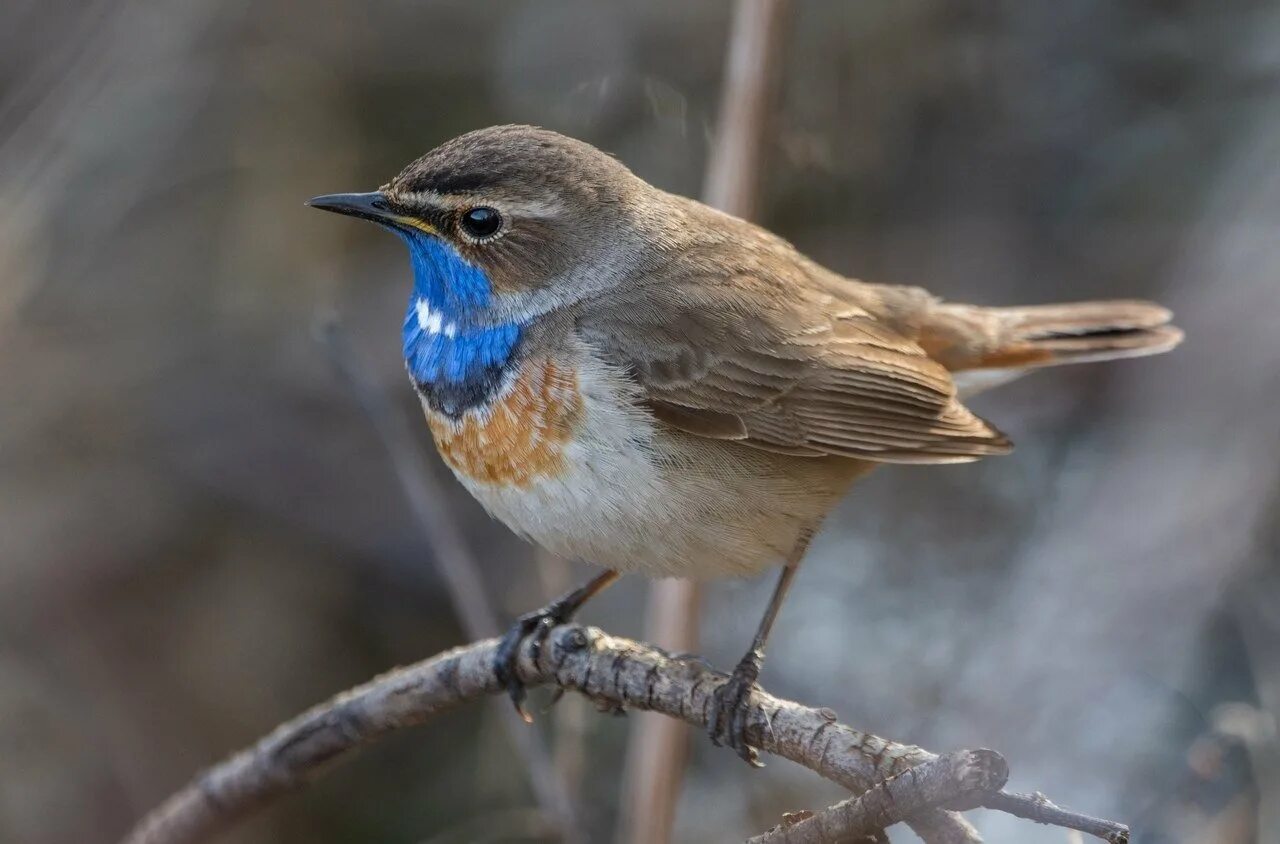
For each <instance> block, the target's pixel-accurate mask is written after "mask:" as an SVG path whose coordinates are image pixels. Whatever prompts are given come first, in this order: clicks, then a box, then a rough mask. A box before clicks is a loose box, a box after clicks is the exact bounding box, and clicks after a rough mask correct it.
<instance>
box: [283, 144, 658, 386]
mask: <svg viewBox="0 0 1280 844" xmlns="http://www.w3.org/2000/svg"><path fill="white" fill-rule="evenodd" d="M647 192H655V191H653V189H652V188H650V187H649V186H648V185H646V184H645V183H644V182H643V181H641V180H640V179H639V178H637V177H636V176H634V175H632V174H631V172H630V171H629V170H628V169H627V168H626V167H624V166H623V165H622V164H620V163H619V162H618V161H617V160H615V159H614V158H612V157H610V156H608V155H606V154H605V153H603V152H601V151H599V150H597V149H596V148H595V147H593V146H591V145H589V144H585V143H583V142H581V141H576V140H574V139H572V138H567V137H565V136H563V135H559V134H557V133H555V132H551V131H547V130H545V129H537V128H533V127H529V126H497V127H493V128H489V129H482V130H479V131H476V132H471V133H468V134H466V135H462V136H460V137H458V138H455V139H453V140H451V141H449V142H447V143H445V144H443V145H441V146H439V147H437V148H436V149H434V150H432V151H431V152H429V153H427V154H426V155H424V156H422V157H421V158H419V159H418V160H417V161H414V162H413V163H412V164H410V165H409V166H408V167H406V168H405V169H404V170H403V171H401V173H400V174H399V175H398V176H396V177H395V178H394V179H392V180H391V181H390V182H388V183H387V184H385V185H383V186H382V187H381V188H379V189H378V190H376V191H372V192H369V193H344V194H330V195H327V196H318V197H315V198H314V199H311V200H310V201H308V203H307V204H308V205H310V206H312V207H314V208H320V209H323V210H325V211H333V212H335V213H338V214H345V215H348V216H351V217H358V218H360V219H363V220H370V221H372V222H374V223H378V224H379V225H381V226H384V227H385V228H387V229H390V230H391V231H393V232H395V233H396V234H398V235H399V236H400V237H401V238H402V239H403V240H404V241H405V243H406V244H407V245H408V247H409V253H410V259H411V263H412V266H413V275H414V287H413V293H412V295H411V296H410V299H409V307H408V309H407V311H406V313H405V320H404V333H403V340H404V356H405V361H406V364H407V366H408V369H409V372H410V375H411V376H412V378H413V380H414V382H415V383H416V384H417V385H418V387H419V390H420V392H422V393H423V395H424V396H427V397H428V398H434V400H435V401H436V402H437V403H438V404H439V405H440V406H441V407H444V408H446V409H449V410H450V411H460V410H461V409H463V408H465V407H469V406H473V405H474V404H475V403H477V402H479V401H481V400H482V399H483V398H484V397H485V396H486V395H489V394H491V393H492V392H493V389H494V388H495V385H497V384H500V383H501V382H502V378H503V375H504V372H505V371H506V367H507V366H508V365H509V364H510V363H511V361H513V360H515V359H516V358H517V356H518V354H519V351H520V348H521V345H522V343H523V342H524V341H525V340H526V337H527V334H528V327H529V324H530V323H531V322H533V321H534V320H536V319H538V317H540V316H542V315H544V314H548V313H551V312H553V311H556V310H557V309H559V308H565V307H569V306H572V305H573V304H575V303H577V302H581V301H583V300H586V299H589V298H591V297H592V296H594V295H597V294H600V293H604V292H607V291H608V290H610V289H611V288H612V287H614V286H617V285H619V284H621V283H623V282H624V281H625V280H626V279H628V278H632V277H635V276H636V275H637V274H638V272H639V271H640V264H641V263H642V259H643V256H644V255H646V254H651V253H652V250H651V249H646V238H645V237H644V236H643V235H642V234H641V232H642V227H641V225H639V223H641V222H642V221H643V220H644V219H645V218H646V215H648V216H652V210H651V208H652V203H651V202H646V201H645V199H644V197H645V194H646V193H647ZM655 193H656V192H655Z"/></svg>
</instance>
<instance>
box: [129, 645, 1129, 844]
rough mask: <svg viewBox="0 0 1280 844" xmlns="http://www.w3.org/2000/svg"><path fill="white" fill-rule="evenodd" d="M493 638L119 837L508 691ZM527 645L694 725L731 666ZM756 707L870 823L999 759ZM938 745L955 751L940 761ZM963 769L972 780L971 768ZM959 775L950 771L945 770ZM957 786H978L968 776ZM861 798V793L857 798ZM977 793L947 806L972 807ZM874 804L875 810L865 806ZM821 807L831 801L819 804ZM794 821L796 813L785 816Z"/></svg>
mask: <svg viewBox="0 0 1280 844" xmlns="http://www.w3.org/2000/svg"><path fill="white" fill-rule="evenodd" d="M496 648H497V640H496V639H486V640H484V641H480V642H475V643H473V644H470V645H465V646H463V647H460V648H456V649H454V650H451V651H447V652H445V653H442V654H439V655H437V656H434V657H432V658H430V659H427V660H424V661H423V662H420V663H417V664H415V665H412V666H409V667H407V668H400V669H396V670H395V671H392V672H389V673H388V674H385V675H383V676H381V677H378V678H376V679H374V680H372V681H370V682H369V683H367V684H365V685H363V686H360V687H358V688H355V689H352V690H350V691H348V692H344V693H343V694H340V695H338V696H337V697H335V698H334V699H332V700H331V701H329V702H327V703H324V704H321V705H320V706H317V707H315V708H314V709H312V710H310V711H308V712H306V713H304V714H302V715H300V716H298V717H297V718H295V719H294V720H292V721H289V722H287V723H285V724H283V725H281V726H280V727H278V728H276V729H275V730H274V731H273V732H272V733H271V734H270V735H268V736H266V737H265V738H263V739H262V740H261V741H259V742H258V743H257V744H256V745H254V746H253V747H251V748H249V749H247V750H243V751H241V752H240V753H238V754H236V755H235V756H232V757H231V758H230V759H228V760H226V761H225V762H223V763H221V764H219V765H216V766H214V767H213V768H211V769H209V770H208V771H206V772H205V773H204V774H202V775H200V776H199V777H197V778H196V779H195V780H194V781H193V782H192V783H191V784H189V785H188V786H187V787H185V788H184V789H182V790H181V791H179V792H178V793H177V794H175V795H174V796H172V797H171V798H169V799H168V800H167V801H165V802H164V804H162V805H161V806H160V807H159V808H157V809H156V810H155V811H153V812H152V813H150V814H149V815H148V816H147V817H145V818H143V819H142V821H141V822H140V823H139V824H138V826H137V827H136V828H135V829H134V830H133V831H132V832H131V833H130V834H129V835H128V836H127V837H126V838H125V839H124V844H196V842H201V841H205V840H208V838H209V837H210V836H212V835H214V834H215V833H217V832H219V831H221V830H224V829H226V828H227V827H229V826H230V825H231V824H232V823H233V822H234V821H236V820H237V819H239V818H241V817H243V816H245V815H246V814H248V813H249V812H251V811H253V810H254V809H257V808H259V807H261V806H263V805H265V804H267V803H269V802H270V801H272V800H273V799H275V798H277V797H279V796H280V795H282V794H284V793H285V792H288V791H290V790H292V789H294V788H297V787H299V786H301V785H302V784H304V783H306V782H307V781H308V780H310V779H312V778H313V777H314V776H316V775H317V774H318V773H320V772H321V771H322V770H324V769H325V768H326V767H327V766H328V765H330V764H332V763H334V762H336V761H337V760H338V759H339V758H341V757H344V756H347V755H350V754H351V753H352V752H354V751H355V750H358V749H359V748H361V747H362V746H364V745H365V744H368V743H370V742H372V741H373V740H375V739H377V738H380V737H381V736H384V735H386V734H388V733H391V732H394V731H396V730H399V729H403V728H405V727H411V726H415V725H418V724H422V723H424V722H426V721H428V720H430V719H431V718H432V717H434V716H435V715H438V714H440V713H441V712H444V711H446V710H449V709H453V708H456V707H458V706H461V705H463V704H465V703H468V702H470V701H473V700H476V699H478V698H481V697H483V696H487V695H490V694H495V693H498V692H500V691H501V690H502V687H501V685H500V684H499V682H498V679H497V677H495V676H494V673H493V659H494V651H495V649H496ZM532 651H533V648H532V647H531V643H528V642H526V644H525V647H524V649H523V650H522V652H521V659H520V665H519V671H520V674H521V677H522V678H523V679H524V681H525V682H526V683H528V684H530V685H537V684H553V685H555V686H558V687H559V688H561V689H570V690H575V691H578V692H581V693H583V694H585V695H587V696H588V697H590V698H592V699H593V700H595V701H596V702H597V703H598V704H600V705H601V706H602V708H608V709H619V708H627V709H646V710H652V711H654V712H660V713H662V714H664V715H668V716H671V717H674V718H678V719H680V720H683V721H685V722H686V723H688V724H692V725H694V726H696V727H705V725H706V721H707V714H708V712H709V710H710V706H711V705H712V701H713V693H714V691H715V689H716V688H717V687H718V686H719V685H720V684H721V683H723V682H724V681H725V679H726V678H725V675H723V674H720V673H718V672H714V671H712V670H710V669H709V668H707V667H706V666H705V665H703V664H702V663H701V662H698V661H696V660H692V659H678V658H672V657H671V656H669V655H668V654H666V653H665V652H663V651H660V650H658V649H656V648H653V647H651V646H648V645H644V644H641V643H638V642H634V641H631V640H628V639H622V638H618V637H615V636H610V635H609V634H607V633H605V632H603V631H601V630H599V629H596V628H593V627H583V626H579V625H565V626H562V627H557V628H556V629H555V630H553V631H551V633H550V635H549V637H548V639H547V641H546V643H545V645H544V646H543V647H542V649H541V651H540V655H539V659H538V661H537V662H536V663H535V662H534V661H533V653H532ZM751 706H752V709H753V717H752V722H751V726H750V728H749V729H748V737H749V739H750V740H751V741H752V743H753V744H755V745H757V746H758V747H759V748H760V749H761V750H762V751H764V752H767V753H771V754H773V755H775V756H780V757H782V758H784V759H790V760H791V761H793V762H796V763H797V764H800V765H803V766H804V767H806V768H809V769H810V770H812V771H814V772H816V773H818V774H819V775H821V776H823V777H825V778H827V779H829V780H832V781H833V782H836V783H839V784H840V785H843V786H844V787H846V788H848V789H850V790H852V791H854V792H855V793H857V794H860V795H863V797H862V798H860V799H861V805H862V807H863V808H861V809H858V810H856V811H853V810H852V809H851V808H849V807H845V808H841V806H843V805H844V804H840V805H838V806H837V807H834V808H833V809H832V810H828V812H836V815H835V816H836V817H844V818H845V819H846V820H850V819H852V821H856V822H858V823H862V822H864V821H863V820H859V819H860V818H865V817H874V818H875V821H876V822H881V821H883V822H885V823H888V822H891V821H896V820H897V819H898V817H897V815H898V814H901V815H903V816H906V815H908V814H910V813H909V812H906V811H903V812H895V810H894V809H893V807H892V806H890V807H889V808H887V809H885V808H883V806H884V803H883V801H884V800H886V799H889V800H892V801H895V802H900V803H903V804H906V805H907V806H908V808H914V807H916V806H919V807H928V808H926V809H925V810H924V814H928V813H930V812H932V813H934V814H937V813H938V808H939V806H940V805H943V804H944V803H947V802H948V801H952V800H954V799H956V795H954V794H950V792H945V791H942V792H937V793H934V792H929V793H927V794H925V793H921V792H922V790H924V788H925V785H926V784H932V783H935V782H944V781H947V778H946V777H945V776H942V775H941V774H942V773H945V772H946V771H949V770H953V768H948V767H947V766H953V767H954V766H955V765H957V764H959V763H961V762H963V760H964V759H972V758H973V756H974V754H980V755H981V754H990V756H991V757H995V758H997V759H998V758H999V757H998V756H996V754H994V753H991V751H968V752H966V754H959V755H955V756H952V757H938V756H935V755H934V754H931V753H929V752H928V751H925V750H922V749H921V748H918V747H915V746H913V745H908V744H900V743H898V742H894V741H889V740H887V739H883V738H880V737H879V736H875V735H872V734H870V733H864V732H860V731H858V730H855V729H853V728H852V727H849V726H846V725H844V724H841V723H840V722H839V721H838V720H837V718H836V715H835V713H834V712H832V711H831V710H829V709H817V708H813V707H809V706H804V705H802V704H799V703H794V702H792V701H787V700H782V699H781V698H777V697H774V696H773V695H770V694H768V693H765V692H757V693H754V694H753V695H752V697H751ZM940 758H945V759H947V760H949V761H947V762H939V761H938V760H939V759H940ZM982 758H984V759H986V760H987V761H986V762H985V763H983V764H985V765H986V766H987V767H986V769H985V770H988V776H989V777H990V778H991V779H993V780H994V779H996V778H995V777H993V776H991V771H993V770H994V769H995V763H994V762H993V761H992V760H991V759H990V757H985V756H984V757H982ZM919 766H925V767H924V768H922V769H921V770H919V771H917V772H916V773H914V774H910V775H907V776H904V777H899V776H898V775H900V774H903V773H904V772H906V771H909V770H911V769H914V768H917V767H919ZM978 767H979V768H981V765H979V766H978ZM930 771H933V773H932V774H930ZM895 777H897V778H896V779H891V778H895ZM959 779H961V780H964V781H966V782H970V781H972V777H968V778H966V777H964V776H962V777H960V778H959ZM979 779H981V778H979ZM999 779H1000V781H1001V782H1003V779H1002V778H999ZM955 780H956V777H955V776H952V777H951V780H950V781H952V782H954V781H955ZM886 781H888V782H886ZM929 787H930V788H932V787H933V786H932V785H930V786H929ZM993 790H994V789H992V791H993ZM939 794H941V795H942V796H941V797H938V795H939ZM959 796H960V797H966V796H968V797H970V798H971V797H972V796H973V795H972V794H970V793H969V791H964V790H963V789H962V792H961V793H960V795H959ZM931 797H932V798H937V800H931V799H930V798H931ZM877 801H880V802H877ZM912 801H914V802H912ZM939 801H940V802H939ZM846 802H850V801H846ZM852 802H853V803H855V804H856V803H858V799H855V800H854V801H852ZM972 802H973V801H972V800H970V801H969V802H965V803H963V804H962V805H959V806H954V807H951V808H966V807H969V806H971V804H972ZM982 805H984V806H987V807H988V808H993V809H998V810H1001V811H1006V812H1011V813H1012V814H1016V815H1019V816H1021V817H1029V818H1031V819H1033V820H1037V821H1041V822H1048V823H1053V824H1055V825H1058V826H1063V827H1066V828H1070V829H1077V830H1080V831H1082V832H1088V833H1090V834H1093V835H1098V836H1099V837H1102V838H1104V839H1105V840H1107V841H1110V842H1112V844H1123V842H1127V841H1128V829H1127V828H1126V827H1124V826H1123V825H1121V824H1116V823H1112V822H1110V821H1099V820H1098V819H1096V818H1089V817H1086V816H1083V815H1076V814H1074V813H1071V812H1067V811H1065V810H1062V809H1059V808H1058V807H1056V806H1054V807H1052V811H1049V810H1048V809H1047V807H1050V806H1052V804H1050V803H1049V802H1048V801H1047V799H1045V798H1043V797H1041V796H1038V795H1037V796H1027V795H1018V794H1009V793H1006V792H998V793H992V794H989V796H985V797H983V799H982ZM878 807H879V808H878ZM874 812H879V814H874V815H871V814H869V813H874ZM823 817H824V818H826V817H827V814H826V813H823ZM944 817H947V816H946V815H944ZM824 822H825V821H824ZM802 823H803V822H802ZM796 826H799V825H798V824H797V825H795V826H793V827H789V828H790V829H794V828H795V827H796ZM824 834H826V832H825V830H824ZM778 840H788V839H785V838H783V839H778ZM801 840H824V839H822V838H815V839H801Z"/></svg>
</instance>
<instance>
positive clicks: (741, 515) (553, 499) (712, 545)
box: [433, 360, 857, 578]
mask: <svg viewBox="0 0 1280 844" xmlns="http://www.w3.org/2000/svg"><path fill="white" fill-rule="evenodd" d="M577 382H578V397H579V398H580V401H581V409H580V412H579V413H578V414H577V416H576V423H575V425H574V432H573V436H572V437H571V438H569V439H568V440H567V441H566V442H564V443H563V444H562V446H561V453H560V458H561V459H560V460H559V461H558V465H557V469H556V471H554V472H547V473H542V474H540V475H537V476H536V477H533V478H532V479H529V480H526V481H525V482H523V483H520V484H514V483H510V482H507V481H503V480H498V481H494V480H492V479H490V478H487V477H484V476H482V475H483V473H480V472H475V471H473V470H470V469H468V468H467V467H466V466H465V465H460V464H456V463H454V462H451V466H452V468H453V469H454V472H455V474H456V475H457V476H458V479H459V480H460V481H461V482H462V483H463V484H464V485H465V486H466V487H467V489H468V490H469V491H470V492H471V493H472V495H474V496H475V497H476V499H478V500H479V501H480V502H481V503H482V504H483V505H484V506H485V508H486V509H487V510H488V511H489V512H490V513H492V514H493V515H494V516H495V517H496V518H498V519H499V520H501V521H502V522H503V523H505V524H506V525H507V526H509V527H510V528H511V529H512V530H514V531H515V532H516V533H518V534H520V535H522V536H524V537H527V538H528V539H531V540H532V541H534V542H537V543H539V544H540V545H542V546H544V547H546V548H547V549H548V550H550V551H552V552H554V553H556V554H559V555H561V556H564V557H567V558H570V559H579V560H584V561H587V562H592V563H596V564H599V565H602V566H606V567H608V568H614V569H618V570H620V571H624V572H640V573H644V574H647V575H650V576H679V577H699V578H706V577H725V576H733V575H748V574H754V573H756V572H758V571H760V570H761V569H763V568H765V567H767V566H769V565H773V564H778V563H781V562H783V561H784V559H785V558H786V556H787V555H788V554H789V553H790V552H791V551H792V550H793V549H794V547H795V545H796V543H797V541H798V539H799V537H800V535H801V534H802V533H803V532H805V531H811V530H812V529H814V528H815V527H816V526H817V524H818V523H819V522H820V521H821V519H822V517H823V516H824V515H825V514H826V511H827V510H828V509H829V508H830V507H831V506H832V505H833V504H834V502H835V500H836V499H837V498H838V497H839V496H840V495H841V494H842V493H843V491H844V489H845V488H846V487H847V485H848V483H849V481H850V480H851V479H852V478H853V477H854V475H855V474H856V473H857V472H856V469H855V468H854V467H856V465H857V464H854V463H853V462H852V461H843V460H841V461H832V460H821V459H818V460H815V459H812V458H797V457H787V456H780V455H773V454H769V453H766V452H761V451H757V450H755V449H751V448H748V447H745V446H742V445H740V444H735V443H724V442H718V441H714V440H707V439H703V438H700V437H695V436H692V435H689V434H684V433H681V432H678V431H672V430H670V429H666V428H660V427H659V424H658V423H656V422H655V420H654V419H653V418H652V417H651V416H650V415H649V414H648V412H647V411H645V410H644V409H643V408H642V407H641V406H639V403H638V401H637V398H638V396H637V395H636V392H635V391H636V388H635V387H634V386H633V385H632V384H631V383H630V382H628V381H627V380H625V379H624V378H622V377H621V376H620V375H618V374H617V373H615V372H613V371H611V369H610V368H608V367H606V366H605V365H603V364H601V363H599V362H597V361H594V360H590V362H589V363H588V364H586V365H581V366H578V367H577ZM434 427H435V424H434V423H433V428H434ZM438 438H439V437H438ZM443 450H444V448H443V447H442V451H443Z"/></svg>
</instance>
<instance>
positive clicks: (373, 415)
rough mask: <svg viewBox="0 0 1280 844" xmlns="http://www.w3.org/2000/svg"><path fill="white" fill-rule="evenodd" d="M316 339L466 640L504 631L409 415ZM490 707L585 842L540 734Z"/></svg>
mask: <svg viewBox="0 0 1280 844" xmlns="http://www.w3.org/2000/svg"><path fill="white" fill-rule="evenodd" d="M317 339H318V340H319V342H320V344H321V346H322V348H323V349H324V350H325V353H326V354H327V355H328V356H329V359H330V361H331V362H332V363H333V365H334V367H335V368H336V369H337V371H338V373H339V374H340V375H341V376H342V378H343V380H344V381H345V382H346V383H347V385H348V386H349V387H350V388H351V391H352V393H353V394H354V395H355V398H356V400H357V401H358V402H359V403H360V406H361V408H362V409H363V410H364V412H365V414H366V415H367V416H368V417H369V421H370V422H372V423H373V427H374V430H375V431H376V432H377V434H378V436H379V438H380V439H381V440H382V444H383V446H384V447H385V448H386V451H387V456H388V457H389V458H390V459H391V467H392V469H393V470H394V471H395V474H396V479H397V480H398V481H399V482H400V488H401V490H402V491H403V493H404V496H405V500H406V503H407V504H408V505H409V511H410V513H411V514H412V515H413V518H414V520H415V521H416V522H417V523H418V526H419V527H420V528H421V530H422V538H423V541H424V544H425V545H426V547H427V548H428V549H429V550H430V551H431V554H432V556H433V557H434V558H435V562H436V565H437V567H438V570H439V572H440V575H441V577H442V578H443V579H444V583H445V588H446V590H447V591H448V593H449V598H450V601H451V602H452V604H453V608H454V611H455V612H456V613H457V614H458V621H459V623H460V624H461V625H462V629H463V631H464V632H465V633H466V636H467V638H468V639H471V640H473V641H474V640H476V639H487V638H489V637H492V636H498V635H501V633H502V626H501V624H500V623H499V621H498V614H497V611H496V610H495V609H494V607H493V604H492V602H491V601H490V600H489V596H488V591H487V589H486V588H485V585H484V581H483V580H482V579H481V577H480V566H479V564H478V563H477V561H476V559H475V555H474V554H473V553H472V550H471V546H470V545H469V544H468V542H467V539H466V537H464V536H463V535H462V532H461V531H460V530H459V529H458V527H457V524H458V522H457V520H456V519H455V518H454V517H453V516H452V515H451V514H450V512H449V507H448V496H447V495H446V494H445V493H443V492H442V491H441V490H440V489H438V488H437V485H436V480H435V476H434V475H433V474H432V473H431V469H430V468H429V466H428V464H429V458H428V457H427V453H426V451H425V450H424V448H423V446H422V444H421V439H420V438H419V437H416V436H415V435H414V433H413V427H412V426H411V425H410V420H409V418H408V416H407V414H405V413H403V412H401V411H400V410H399V408H398V407H397V406H396V405H395V404H394V403H393V402H391V401H390V399H388V397H387V396H386V395H385V394H384V393H383V392H382V391H381V390H379V388H378V385H377V384H376V383H374V381H373V379H372V378H370V377H369V375H368V373H369V371H370V368H369V367H368V366H366V365H364V364H363V362H362V361H361V360H360V358H359V355H358V354H357V353H356V351H355V349H353V348H352V347H351V345H350V343H349V341H348V340H347V337H346V334H345V333H344V332H343V331H342V328H341V326H340V325H339V324H338V323H337V322H336V321H335V320H333V319H332V318H328V319H324V320H322V321H321V323H320V324H319V325H318V326H317ZM495 705H496V706H497V707H498V711H499V718H500V723H501V724H502V727H503V729H504V730H505V732H506V734H507V737H508V738H509V739H510V740H511V744H512V746H513V747H514V748H515V751H516V755H517V756H518V757H519V758H520V759H521V760H522V761H523V762H524V766H525V769H526V771H527V772H528V775H529V785H530V789H531V790H532V791H533V796H534V799H535V800H536V801H537V803H538V806H539V807H540V808H541V809H542V810H543V811H544V812H545V813H546V814H547V815H548V816H549V817H551V818H554V819H555V823H556V826H557V828H558V829H559V830H560V833H561V834H560V838H559V840H560V841H562V842H566V844H579V842H584V841H585V840H586V838H585V834H586V833H585V829H584V826H583V823H582V819H581V818H580V817H579V816H578V814H577V807H576V806H575V805H574V803H573V801H572V800H571V798H570V797H569V790H568V789H567V788H566V787H565V784H564V782H563V781H562V780H561V778H560V776H559V773H558V771H557V768H556V765H555V763H554V761H553V760H552V756H551V754H550V752H549V751H548V750H547V747H546V744H545V742H544V741H543V740H542V737H541V735H539V733H538V732H536V731H535V730H531V729H529V726H528V725H527V724H525V723H524V722H523V721H522V720H521V719H520V717H519V716H518V715H517V714H516V712H515V710H514V709H513V708H512V706H511V704H510V702H509V701H507V700H506V699H504V698H500V699H499V700H497V701H495Z"/></svg>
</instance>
